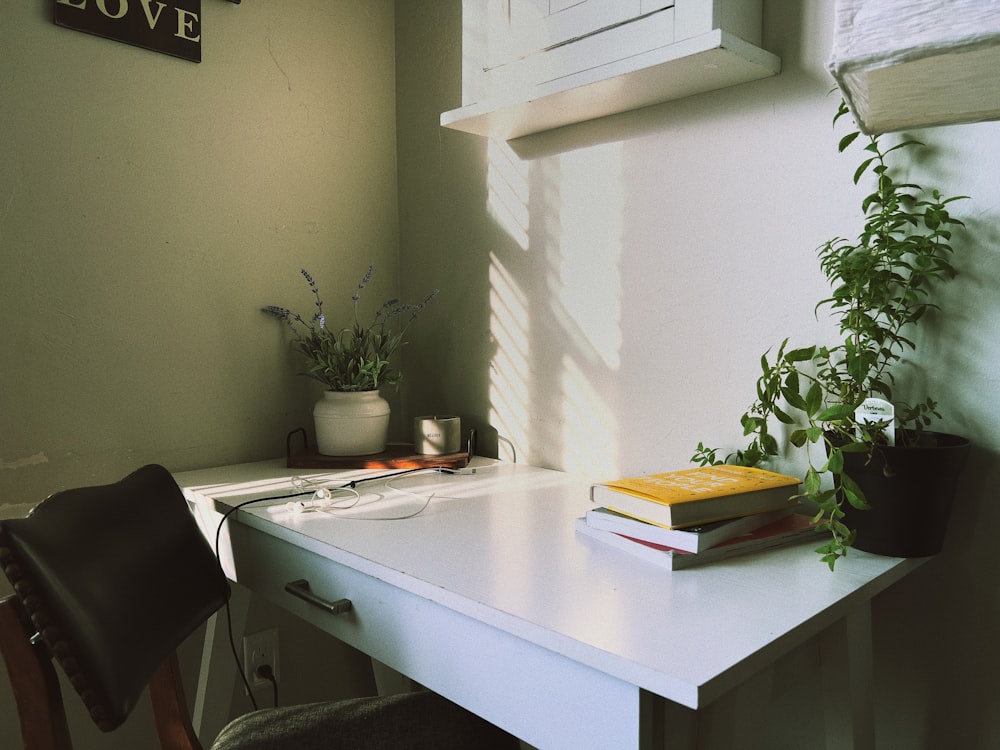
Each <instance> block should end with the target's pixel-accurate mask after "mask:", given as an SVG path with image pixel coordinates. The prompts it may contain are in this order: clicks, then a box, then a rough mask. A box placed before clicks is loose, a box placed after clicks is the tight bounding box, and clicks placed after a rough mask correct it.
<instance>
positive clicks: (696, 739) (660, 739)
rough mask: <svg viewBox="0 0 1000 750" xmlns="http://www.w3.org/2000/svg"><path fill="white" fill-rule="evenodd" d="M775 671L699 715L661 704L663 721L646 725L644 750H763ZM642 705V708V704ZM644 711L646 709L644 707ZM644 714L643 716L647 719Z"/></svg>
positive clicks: (770, 669)
mask: <svg viewBox="0 0 1000 750" xmlns="http://www.w3.org/2000/svg"><path fill="white" fill-rule="evenodd" d="M773 680H774V667H773V666H768V667H765V668H764V669H762V670H761V671H760V672H758V673H757V674H756V675H754V676H753V677H751V678H750V679H749V680H747V681H746V682H744V683H743V684H742V685H740V686H739V687H738V688H735V689H734V690H731V691H730V692H729V693H727V694H726V695H724V696H722V697H721V698H719V699H717V700H716V701H714V702H713V703H712V704H711V705H708V706H706V707H705V708H702V709H699V710H697V711H695V710H692V709H690V708H686V707H685V706H681V705H679V704H676V703H672V702H670V701H663V700H661V703H662V706H663V707H662V713H661V715H662V717H663V718H662V720H657V719H656V714H655V713H653V714H652V715H653V718H652V719H651V720H646V719H645V718H644V721H643V732H644V735H648V736H649V737H652V738H654V739H653V741H652V742H649V744H643V745H642V747H656V748H666V749H667V750H763V748H764V742H765V732H766V728H767V717H768V705H769V704H770V701H771V686H772V683H773ZM640 705H642V704H640ZM643 708H646V706H645V705H643ZM647 713H651V712H647V711H644V712H643V716H644V717H645V716H646V715H647Z"/></svg>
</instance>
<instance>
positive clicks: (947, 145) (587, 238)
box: [396, 0, 1000, 750]
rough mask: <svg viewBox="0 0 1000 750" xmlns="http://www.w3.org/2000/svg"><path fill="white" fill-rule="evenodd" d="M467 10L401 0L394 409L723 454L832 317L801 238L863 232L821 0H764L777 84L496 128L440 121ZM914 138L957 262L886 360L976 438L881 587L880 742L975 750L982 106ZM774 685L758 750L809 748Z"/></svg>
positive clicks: (985, 177)
mask: <svg viewBox="0 0 1000 750" xmlns="http://www.w3.org/2000/svg"><path fill="white" fill-rule="evenodd" d="M460 6H461V3H460V1H459V0H438V1H437V2H427V3H398V4H397V21H396V33H397V55H398V59H397V80H398V98H397V127H398V142H399V185H400V243H401V248H402V255H401V257H402V264H403V279H404V285H403V289H404V292H405V293H409V294H415V293H418V292H419V291H420V290H421V289H423V288H426V287H428V286H440V287H441V288H442V289H443V294H442V297H441V298H440V303H441V306H442V308H444V309H445V310H446V313H447V314H446V315H444V316H443V317H442V318H438V319H437V323H436V324H435V325H434V326H420V327H418V328H417V329H414V330H415V333H414V341H413V343H412V345H411V347H410V351H409V357H410V362H409V364H410V367H411V371H412V370H414V369H416V370H418V371H420V372H421V378H420V379H419V381H416V380H413V381H411V388H410V390H409V391H408V397H409V399H410V401H409V405H410V407H411V409H412V410H413V411H414V412H420V411H432V412H438V413H441V412H454V413H458V414H461V415H462V416H463V417H464V418H465V419H466V420H467V422H468V423H470V424H472V423H475V424H479V425H480V426H485V425H491V426H492V427H494V428H496V429H497V430H498V431H499V432H500V433H501V435H503V436H504V437H506V438H508V439H509V440H510V441H511V442H512V443H513V444H514V445H515V447H516V449H517V457H518V460H521V461H525V462H530V463H535V464H540V465H544V466H552V467H557V468H562V469H567V470H571V471H580V472H587V473H591V474H596V475H598V476H602V475H603V476H610V475H617V474H625V473H639V472H644V471H651V470H666V469H670V468H682V467H684V466H687V465H688V461H689V458H690V456H691V454H692V452H693V449H694V447H695V445H696V444H697V442H698V441H699V440H704V441H706V442H708V443H709V444H712V445H717V446H720V447H722V448H724V449H731V448H735V447H737V446H738V445H740V444H741V443H740V426H739V422H738V417H739V415H740V414H741V413H742V411H743V409H744V408H745V407H746V406H747V405H748V404H749V403H750V402H751V401H752V400H753V397H754V390H753V389H754V382H755V379H756V377H757V373H758V360H759V357H760V355H761V354H762V353H763V352H764V350H766V349H767V348H768V347H771V346H775V345H777V344H778V343H780V341H781V340H782V339H783V338H784V337H786V336H791V337H792V338H793V339H794V340H796V341H799V342H801V343H802V344H808V343H812V342H814V341H816V340H817V339H822V338H823V337H825V336H828V335H829V334H830V332H831V328H830V325H829V324H828V323H824V322H819V323H818V322H817V321H816V320H815V319H814V317H813V307H814V305H815V303H816V302H817V301H818V300H819V299H820V298H822V296H823V295H824V292H825V282H824V280H823V277H822V275H821V273H820V270H819V268H818V264H817V262H816V257H815V252H814V251H815V249H816V248H817V247H818V246H819V245H821V244H822V243H823V242H824V241H825V240H827V239H830V238H832V237H835V236H838V235H843V236H848V237H852V236H855V235H856V234H857V233H858V232H859V231H860V229H861V224H860V221H859V204H860V199H861V196H862V195H863V194H864V193H863V190H864V187H865V186H862V187H861V188H855V187H854V186H853V185H852V182H851V176H852V174H853V171H854V168H855V166H856V165H857V164H858V163H859V162H860V157H858V156H856V155H854V154H851V155H839V154H838V153H837V141H838V140H839V137H840V135H842V134H843V133H844V132H845V131H844V130H843V129H842V128H841V129H838V130H836V131H835V130H834V129H833V128H832V126H831V120H832V117H833V114H834V113H835V111H836V107H837V102H838V98H837V96H836V95H835V94H831V93H829V92H830V91H831V89H832V88H833V87H834V83H833V81H832V79H831V78H830V77H829V75H828V74H827V73H826V70H825V67H824V63H825V60H826V58H827V56H828V54H829V49H830V46H831V33H832V26H833V7H834V2H833V0H806V1H805V2H800V0H766V2H765V3H764V8H765V18H764V35H763V36H764V43H763V46H764V47H765V48H767V49H769V50H770V51H772V52H775V53H777V54H778V55H780V56H781V58H782V62H783V71H782V73H781V75H780V76H777V77H775V78H772V79H768V80H764V81H760V82H756V83H752V84H747V85H744V86H740V87H736V88H731V89H728V90H724V91H719V92H713V93H709V94H705V95H701V96H696V97H692V98H690V99H687V100H684V101H680V102H675V103H670V104H664V105H660V106H656V107H652V108H649V109H646V110H642V111H638V112H633V113H628V114H623V115H620V116H614V117H610V118H606V119H603V120H600V121H596V122H593V123H588V124H582V125H578V126H574V127H569V128H565V129H562V130H560V131H554V132H552V133H549V134H542V135H538V136H533V137H530V138H525V139H521V140H520V141H516V142H514V143H512V144H505V143H502V142H500V143H494V142H488V141H486V140H485V139H482V138H479V137H477V136H472V135H467V134H464V133H458V132H453V131H449V130H442V129H441V128H439V127H438V125H437V117H438V114H439V113H440V112H441V111H443V110H447V109H452V108H454V107H457V106H460V105H461V103H462V102H461V81H460V77H459V74H460V68H461V50H460V36H461V22H460V20H461V19H460ZM918 136H919V137H920V138H922V139H924V140H926V141H927V142H928V143H929V144H931V145H932V148H931V149H930V151H929V152H928V153H926V154H925V155H924V156H923V157H922V159H923V160H924V161H922V163H920V164H917V165H914V166H913V169H912V177H914V178H915V179H916V181H918V182H925V183H927V184H936V185H939V186H940V187H941V188H942V190H943V191H944V192H945V193H946V194H955V193H960V194H966V195H970V196H972V198H971V199H970V200H968V201H966V202H964V203H963V204H961V211H962V215H963V216H964V217H965V218H966V221H967V224H968V229H969V231H968V233H966V234H964V235H963V236H962V237H961V238H960V240H959V242H958V243H957V244H958V246H959V248H960V254H959V256H958V258H957V265H958V266H959V267H960V269H961V273H962V275H961V276H960V278H959V279H958V280H957V281H955V282H954V284H953V285H952V286H951V287H950V288H948V289H947V291H946V292H945V293H944V295H943V299H942V304H943V306H944V308H945V313H946V314H944V315H940V316H934V318H933V319H932V320H930V321H929V325H928V330H927V333H926V335H921V344H922V345H923V349H922V351H921V354H920V356H919V359H918V360H917V362H916V364H915V365H914V366H913V367H911V368H908V369H907V370H906V373H905V374H906V379H907V380H910V381H912V382H913V383H914V384H915V385H916V386H918V387H917V388H916V389H915V394H914V395H921V394H922V389H924V388H926V389H927V391H928V392H929V393H930V395H933V396H935V397H936V398H937V400H938V401H939V402H940V403H941V408H942V412H943V414H944V420H943V422H942V423H941V424H940V425H939V428H941V429H945V430H947V431H952V432H960V433H962V434H964V435H966V436H968V437H969V438H970V439H971V440H972V441H973V443H974V444H975V450H974V453H973V457H972V460H971V463H970V465H969V467H968V469H967V471H966V474H965V476H964V479H963V483H962V486H961V488H960V498H959V502H958V507H957V508H956V510H955V517H954V521H953V524H952V527H951V529H950V536H949V540H948V545H947V548H946V550H945V552H944V553H943V554H942V555H941V556H940V557H939V559H936V560H934V561H933V562H931V563H929V564H928V565H926V566H925V567H924V568H923V569H921V571H919V572H918V573H917V574H915V575H913V576H912V577H911V578H910V579H909V580H907V581H905V582H903V583H902V584H900V585H899V586H897V587H896V588H895V589H893V590H892V591H890V592H888V593H886V594H884V595H882V596H881V597H880V598H878V599H877V600H876V602H875V605H874V611H875V639H876V644H875V645H876V648H877V657H876V659H877V660H876V670H877V675H876V677H877V683H878V684H877V688H878V693H877V694H878V699H879V703H878V706H877V711H878V717H879V724H878V731H879V741H880V744H879V747H883V748H890V749H893V748H895V749H898V750H915V749H917V748H926V749H927V750H935V749H936V748H940V747H950V746H959V745H960V746H962V747H963V748H984V749H985V748H992V747H996V746H997V745H998V744H1000V726H998V725H997V721H996V719H995V718H994V717H995V712H994V711H993V710H992V708H993V707H994V706H995V705H997V700H998V697H1000V695H998V688H997V687H996V680H995V679H993V674H994V672H995V669H996V665H997V664H1000V649H998V647H997V645H996V639H995V633H996V631H997V628H998V626H1000V612H998V610H997V607H996V601H997V591H998V583H1000V580H998V575H997V573H996V572H995V570H996V566H995V565H994V564H993V562H992V559H993V555H992V552H993V547H994V533H993V530H994V529H995V528H996V527H997V523H998V520H1000V518H998V512H997V510H995V504H994V503H993V502H991V501H992V496H991V495H992V493H991V492H989V490H988V489H987V488H989V489H990V490H991V489H992V487H993V486H994V485H995V483H996V479H997V475H998V474H1000V472H998V467H1000V464H998V458H997V452H998V449H1000V410H998V409H997V407H996V403H997V387H998V380H997V375H996V373H997V372H998V371H1000V353H998V352H997V351H996V349H995V347H993V346H992V345H991V344H992V342H993V340H994V339H995V336H996V333H995V332H996V330H997V328H998V317H1000V298H998V295H997V294H996V289H997V287H998V282H1000V266H998V263H997V261H998V256H1000V237H998V231H997V229H996V228H995V227H996V225H997V218H998V215H1000V185H998V183H997V180H996V175H997V174H998V171H1000V170H998V167H1000V124H996V123H988V124H981V125H971V126H958V127H949V128H940V129H933V130H927V131H923V132H920V133H918ZM429 373H433V376H430V375H429ZM499 453H500V454H501V455H505V454H508V455H509V450H507V449H506V446H505V445H504V444H502V443H501V445H500V446H499ZM817 565H820V563H819V562H817ZM834 575H835V574H834ZM796 658H797V659H798V660H799V661H802V662H804V663H805V664H807V665H808V664H810V660H809V656H808V654H802V655H797V657H796ZM789 679H790V680H791V683H790V684H785V685H784V686H783V687H784V689H785V690H786V692H785V693H784V694H782V695H780V696H779V697H778V698H777V699H776V702H775V704H774V711H775V716H776V717H777V718H778V719H779V720H778V721H776V722H774V725H775V727H776V729H775V730H774V736H773V737H772V738H771V740H770V744H769V745H768V747H773V748H780V747H787V748H789V749H791V748H795V749H797V750H800V749H801V748H803V747H815V746H817V745H816V744H815V743H816V742H818V735H817V734H816V733H817V732H818V725H819V722H820V720H821V718H822V714H821V712H820V711H819V707H818V706H817V705H815V704H814V702H813V701H814V700H815V698H816V696H815V694H814V692H813V691H812V690H811V689H810V685H811V681H810V678H802V677H798V678H796V677H790V678H789ZM812 681H814V680H812Z"/></svg>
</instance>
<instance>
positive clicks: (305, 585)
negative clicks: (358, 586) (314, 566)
mask: <svg viewBox="0 0 1000 750" xmlns="http://www.w3.org/2000/svg"><path fill="white" fill-rule="evenodd" d="M285 591H287V592H288V593H289V594H292V595H293V596H297V597H299V599H304V600H305V601H307V602H309V603H310V604H311V605H313V606H314V607H319V608H320V609H322V610H325V611H327V612H329V613H330V614H332V615H342V614H343V613H344V612H350V611H351V608H352V607H353V606H354V605H352V604H351V600H350V599H337V601H330V600H329V599H324V598H323V597H321V596H316V594H314V593H313V592H312V590H311V589H310V588H309V581H307V580H306V579H305V578H300V579H299V580H297V581H289V582H288V583H286V584H285Z"/></svg>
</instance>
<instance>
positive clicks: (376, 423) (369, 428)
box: [313, 391, 389, 456]
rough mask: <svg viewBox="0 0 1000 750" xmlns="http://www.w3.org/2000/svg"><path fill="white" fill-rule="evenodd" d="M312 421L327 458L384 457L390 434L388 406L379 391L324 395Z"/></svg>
mask: <svg viewBox="0 0 1000 750" xmlns="http://www.w3.org/2000/svg"><path fill="white" fill-rule="evenodd" d="M313 420H314V422H315V425H316V446H317V448H318V450H319V452H320V453H321V454H322V455H324V456H368V455H371V454H372V453H381V452H382V451H384V450H385V443H386V439H387V438H388V434H389V402H388V401H386V400H385V399H384V398H382V397H381V396H380V395H379V392H378V391H351V392H348V391H325V392H324V393H323V398H321V399H320V400H319V401H317V402H316V405H315V406H314V407H313Z"/></svg>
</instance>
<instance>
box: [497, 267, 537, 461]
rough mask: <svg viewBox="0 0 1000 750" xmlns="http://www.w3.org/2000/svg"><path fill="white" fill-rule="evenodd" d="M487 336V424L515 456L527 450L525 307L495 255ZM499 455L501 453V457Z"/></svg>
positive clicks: (515, 284) (523, 453) (525, 302)
mask: <svg viewBox="0 0 1000 750" xmlns="http://www.w3.org/2000/svg"><path fill="white" fill-rule="evenodd" d="M489 273H490V335H491V336H492V339H493V345H494V347H495V353H494V355H493V361H492V363H491V364H490V413H489V420H490V424H491V425H492V426H493V427H494V428H495V429H496V430H497V432H498V433H499V434H500V436H501V437H503V438H506V439H507V440H510V441H511V443H513V444H514V446H516V448H517V452H518V455H526V454H527V452H528V450H529V439H530V436H529V432H528V405H527V398H528V379H529V377H530V373H529V369H530V368H529V357H530V354H531V351H530V347H529V343H528V304H527V298H526V297H525V295H524V292H523V291H522V290H521V288H520V287H519V285H518V284H517V283H516V282H515V281H514V279H512V278H511V276H510V274H509V273H508V272H507V269H506V268H504V266H503V264H502V263H501V262H500V261H499V259H498V258H497V256H496V255H494V254H492V253H491V254H490V271H489ZM501 455H502V454H501Z"/></svg>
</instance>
